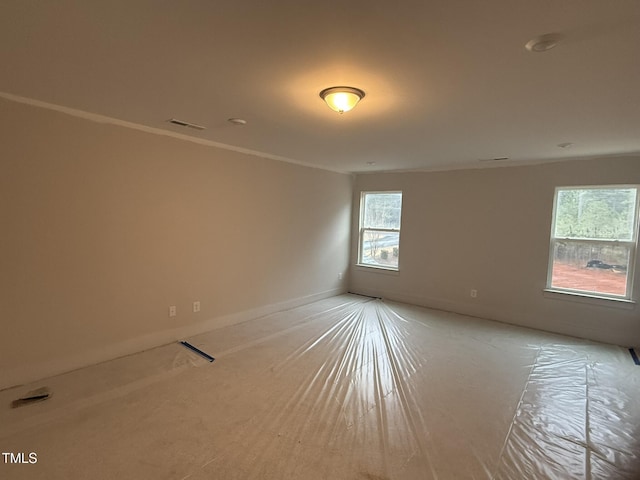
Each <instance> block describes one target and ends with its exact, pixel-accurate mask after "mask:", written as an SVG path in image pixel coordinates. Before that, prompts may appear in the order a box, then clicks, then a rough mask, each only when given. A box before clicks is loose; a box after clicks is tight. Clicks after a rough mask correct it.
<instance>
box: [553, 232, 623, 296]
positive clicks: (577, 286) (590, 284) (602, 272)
mask: <svg viewBox="0 0 640 480" xmlns="http://www.w3.org/2000/svg"><path fill="white" fill-rule="evenodd" d="M628 267H629V247H626V246H621V245H601V244H597V243H591V242H563V241H561V240H558V241H556V243H555V248H554V252H553V272H552V280H551V286H552V287H558V288H569V289H572V290H581V291H585V292H591V293H606V294H612V295H620V296H623V297H626V296H627V291H626V289H627V269H628Z"/></svg>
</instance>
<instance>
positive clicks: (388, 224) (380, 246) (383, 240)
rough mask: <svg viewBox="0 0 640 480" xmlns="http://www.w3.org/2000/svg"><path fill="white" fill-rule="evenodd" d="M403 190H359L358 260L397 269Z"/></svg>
mask: <svg viewBox="0 0 640 480" xmlns="http://www.w3.org/2000/svg"><path fill="white" fill-rule="evenodd" d="M401 212H402V192H362V194H361V196H360V244H359V248H358V264H359V265H365V266H368V267H376V268H384V269H388V270H398V259H399V257H400V216H401Z"/></svg>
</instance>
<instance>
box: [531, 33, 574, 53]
mask: <svg viewBox="0 0 640 480" xmlns="http://www.w3.org/2000/svg"><path fill="white" fill-rule="evenodd" d="M563 38H564V36H563V35H562V34H560V33H545V34H544V35H540V36H538V37H535V38H532V39H531V40H529V41H528V42H527V44H526V45H525V46H524V48H526V49H527V50H529V51H530V52H534V53H540V52H546V51H547V50H551V49H552V48H553V47H555V46H556V45H558V43H560V41H561V40H562V39H563Z"/></svg>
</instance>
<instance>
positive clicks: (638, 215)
mask: <svg viewBox="0 0 640 480" xmlns="http://www.w3.org/2000/svg"><path fill="white" fill-rule="evenodd" d="M608 188H609V189H625V188H634V189H636V206H635V216H634V219H633V221H634V225H633V230H632V232H633V238H632V239H631V240H606V239H595V238H566V237H558V238H556V237H554V233H555V231H556V210H557V202H558V191H559V190H587V189H592V190H604V189H608ZM639 219H640V186H638V185H626V184H625V185H584V186H567V187H556V189H555V193H554V196H553V213H552V222H551V235H550V241H549V261H548V264H547V284H546V288H545V289H544V292H545V293H550V294H562V295H571V296H574V297H578V298H580V297H583V298H584V299H588V300H589V301H592V302H600V301H607V302H609V301H614V302H620V303H630V304H635V301H634V299H633V297H632V295H633V280H634V277H635V276H636V271H635V265H636V251H637V248H638V226H639V223H640V221H639ZM556 242H569V243H571V242H575V243H593V244H598V245H603V244H609V245H620V246H627V247H628V248H629V268H628V271H627V285H626V292H627V294H626V295H614V294H608V293H601V292H590V291H586V290H574V289H571V288H562V287H553V286H552V285H551V282H552V277H553V255H554V252H555V244H556Z"/></svg>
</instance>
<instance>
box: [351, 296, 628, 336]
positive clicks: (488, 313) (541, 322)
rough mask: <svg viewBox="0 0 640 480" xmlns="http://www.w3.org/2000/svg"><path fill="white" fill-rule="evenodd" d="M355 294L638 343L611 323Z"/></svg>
mask: <svg viewBox="0 0 640 480" xmlns="http://www.w3.org/2000/svg"><path fill="white" fill-rule="evenodd" d="M353 293H358V294H362V295H369V296H374V297H381V298H384V299H386V300H390V301H396V302H402V303H408V304H411V305H417V306H421V307H426V308H432V309H435V310H443V311H446V312H452V313H457V314H460V315H467V316H471V317H477V318H484V319H487V320H494V321H497V322H501V323H506V324H509V325H517V326H520V327H526V328H532V329H535V330H542V331H545V332H551V333H557V334H560V335H568V336H572V337H577V338H583V339H587V340H593V341H597V342H603V343H610V344H613V345H622V346H624V345H628V344H629V343H630V342H633V341H636V340H637V333H636V334H635V336H634V335H633V334H631V332H627V331H624V328H612V327H611V324H610V323H608V322H604V321H603V322H601V325H596V324H594V323H593V322H587V321H580V322H579V323H576V322H571V321H569V320H567V319H566V318H563V317H562V316H555V317H553V316H550V315H549V314H548V313H547V315H545V316H541V315H533V314H530V313H526V312H516V311H513V310H506V309H504V308H497V307H491V306H486V305H482V304H477V303H468V302H453V301H451V300H445V299H439V298H432V297H427V296H418V295H411V294H405V293H402V292H384V293H381V292H379V291H374V290H368V289H357V290H354V291H353Z"/></svg>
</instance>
